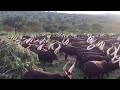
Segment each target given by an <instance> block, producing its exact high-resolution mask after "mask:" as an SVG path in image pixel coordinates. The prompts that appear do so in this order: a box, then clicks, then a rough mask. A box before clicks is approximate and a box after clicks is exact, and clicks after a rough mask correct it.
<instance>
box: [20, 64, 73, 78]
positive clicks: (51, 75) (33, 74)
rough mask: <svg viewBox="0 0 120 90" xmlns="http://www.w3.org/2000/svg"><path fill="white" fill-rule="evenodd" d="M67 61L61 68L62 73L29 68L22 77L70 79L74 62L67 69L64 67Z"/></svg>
mask: <svg viewBox="0 0 120 90" xmlns="http://www.w3.org/2000/svg"><path fill="white" fill-rule="evenodd" d="M67 64H68V62H67V63H66V65H65V66H64V68H63V71H64V73H63V74H62V73H50V72H45V71H43V70H41V71H38V70H30V71H28V72H26V73H24V75H23V77H22V79H72V71H73V69H74V67H75V63H74V64H73V65H72V66H71V67H70V69H69V70H67V69H66V66H67Z"/></svg>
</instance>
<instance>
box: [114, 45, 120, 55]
mask: <svg viewBox="0 0 120 90" xmlns="http://www.w3.org/2000/svg"><path fill="white" fill-rule="evenodd" d="M119 49H120V45H119V46H118V48H116V47H115V52H114V56H117V53H118V51H119Z"/></svg>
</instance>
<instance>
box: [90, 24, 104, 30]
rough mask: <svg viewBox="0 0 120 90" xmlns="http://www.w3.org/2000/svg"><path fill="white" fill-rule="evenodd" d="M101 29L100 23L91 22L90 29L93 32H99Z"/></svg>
mask: <svg viewBox="0 0 120 90" xmlns="http://www.w3.org/2000/svg"><path fill="white" fill-rule="evenodd" d="M102 29H103V26H102V25H100V24H93V25H92V31H94V32H101V31H102Z"/></svg>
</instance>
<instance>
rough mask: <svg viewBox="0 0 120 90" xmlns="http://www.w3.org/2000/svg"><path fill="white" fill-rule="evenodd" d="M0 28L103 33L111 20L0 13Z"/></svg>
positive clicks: (10, 12)
mask: <svg viewBox="0 0 120 90" xmlns="http://www.w3.org/2000/svg"><path fill="white" fill-rule="evenodd" d="M0 18H1V19H0V26H1V27H2V28H3V29H4V30H6V31H8V32H9V31H13V30H14V31H15V32H51V33H54V32H64V31H65V32H103V31H104V26H105V25H104V24H106V23H109V22H111V18H110V17H108V16H103V15H97V16H95V15H82V14H81V15H74V14H71V15H70V14H63V13H56V12H43V11H0Z"/></svg>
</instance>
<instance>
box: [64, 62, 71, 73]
mask: <svg viewBox="0 0 120 90" xmlns="http://www.w3.org/2000/svg"><path fill="white" fill-rule="evenodd" d="M68 63H70V61H68V62H67V63H66V64H65V65H64V67H63V71H64V72H65V71H66V67H67V65H68Z"/></svg>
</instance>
